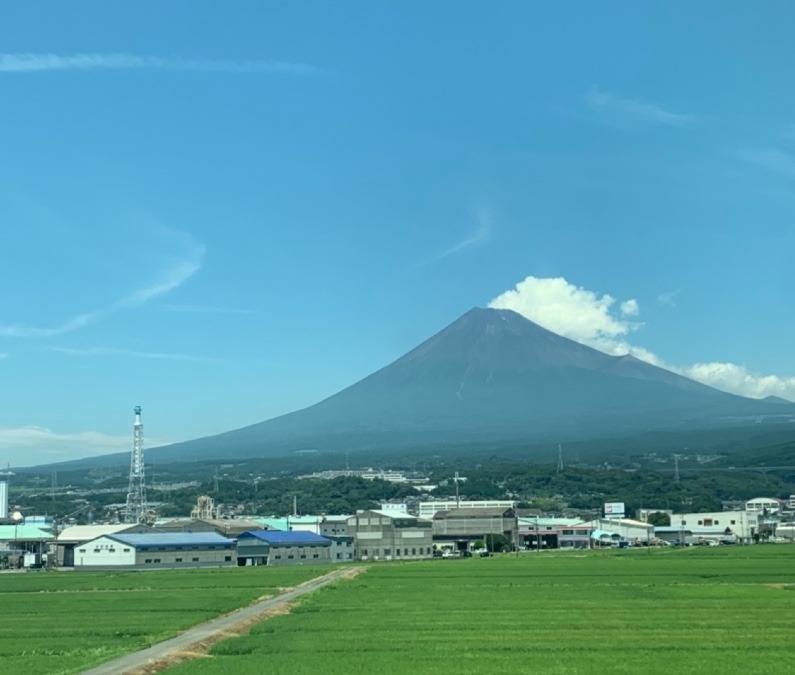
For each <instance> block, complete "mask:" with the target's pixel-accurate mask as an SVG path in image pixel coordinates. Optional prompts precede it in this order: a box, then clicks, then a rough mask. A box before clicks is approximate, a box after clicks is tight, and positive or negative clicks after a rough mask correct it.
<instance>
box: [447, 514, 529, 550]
mask: <svg viewBox="0 0 795 675" xmlns="http://www.w3.org/2000/svg"><path fill="white" fill-rule="evenodd" d="M518 530H519V528H518V523H517V519H516V511H514V510H513V507H508V508H505V507H486V508H473V507H469V508H463V509H450V510H449V511H437V512H436V515H434V517H433V541H434V544H435V545H436V548H437V550H442V549H445V548H452V549H454V550H458V551H468V550H470V549H471V548H472V545H473V544H474V543H475V542H476V541H485V540H486V538H487V537H488V536H489V535H502V536H504V537H506V538H507V539H508V541H509V542H510V545H511V546H516V545H517V544H518Z"/></svg>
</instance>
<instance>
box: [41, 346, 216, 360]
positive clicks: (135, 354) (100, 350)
mask: <svg viewBox="0 0 795 675" xmlns="http://www.w3.org/2000/svg"><path fill="white" fill-rule="evenodd" d="M52 351H54V352H58V353H59V354H65V355H67V356H121V357H130V358H138V359H155V360H160V361H190V362H193V363H216V362H217V359H211V358H208V357H205V356H192V355H190V354H174V353H171V354H169V353H165V352H146V351H139V350H135V349H116V348H114V347H89V348H86V349H74V348H71V347H52Z"/></svg>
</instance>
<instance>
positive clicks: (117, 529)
mask: <svg viewBox="0 0 795 675" xmlns="http://www.w3.org/2000/svg"><path fill="white" fill-rule="evenodd" d="M145 532H152V528H151V527H147V526H146V525H140V524H139V525H130V524H128V523H116V524H113V525H73V526H71V527H67V528H66V529H64V530H63V531H62V532H60V533H59V534H58V537H57V539H56V541H55V564H56V565H57V566H58V567H74V565H75V549H76V548H80V547H82V545H83V544H85V543H86V542H88V541H92V540H94V539H96V538H98V537H102V536H105V535H110V534H134V533H137V534H140V533H145Z"/></svg>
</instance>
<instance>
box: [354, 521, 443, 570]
mask: <svg viewBox="0 0 795 675" xmlns="http://www.w3.org/2000/svg"><path fill="white" fill-rule="evenodd" d="M347 525H348V531H349V532H350V533H352V534H353V537H354V558H355V559H356V560H417V559H421V558H431V557H433V524H432V523H431V521H430V520H423V519H422V518H416V517H414V516H407V515H404V514H395V513H390V512H386V511H375V510H370V511H359V512H357V513H356V515H355V516H350V517H349V518H348V519H347Z"/></svg>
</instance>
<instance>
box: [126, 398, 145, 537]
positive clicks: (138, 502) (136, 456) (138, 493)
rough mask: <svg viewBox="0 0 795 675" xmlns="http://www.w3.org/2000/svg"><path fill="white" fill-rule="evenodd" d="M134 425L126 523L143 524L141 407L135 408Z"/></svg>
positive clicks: (143, 484) (143, 481)
mask: <svg viewBox="0 0 795 675" xmlns="http://www.w3.org/2000/svg"><path fill="white" fill-rule="evenodd" d="M133 412H134V413H135V422H134V423H133V447H132V454H131V455H130V487H129V488H128V490H127V507H126V508H125V510H124V522H125V523H142V522H144V520H145V519H146V481H145V478H144V425H143V422H141V406H139V405H137V406H135V410H134V411H133Z"/></svg>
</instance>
